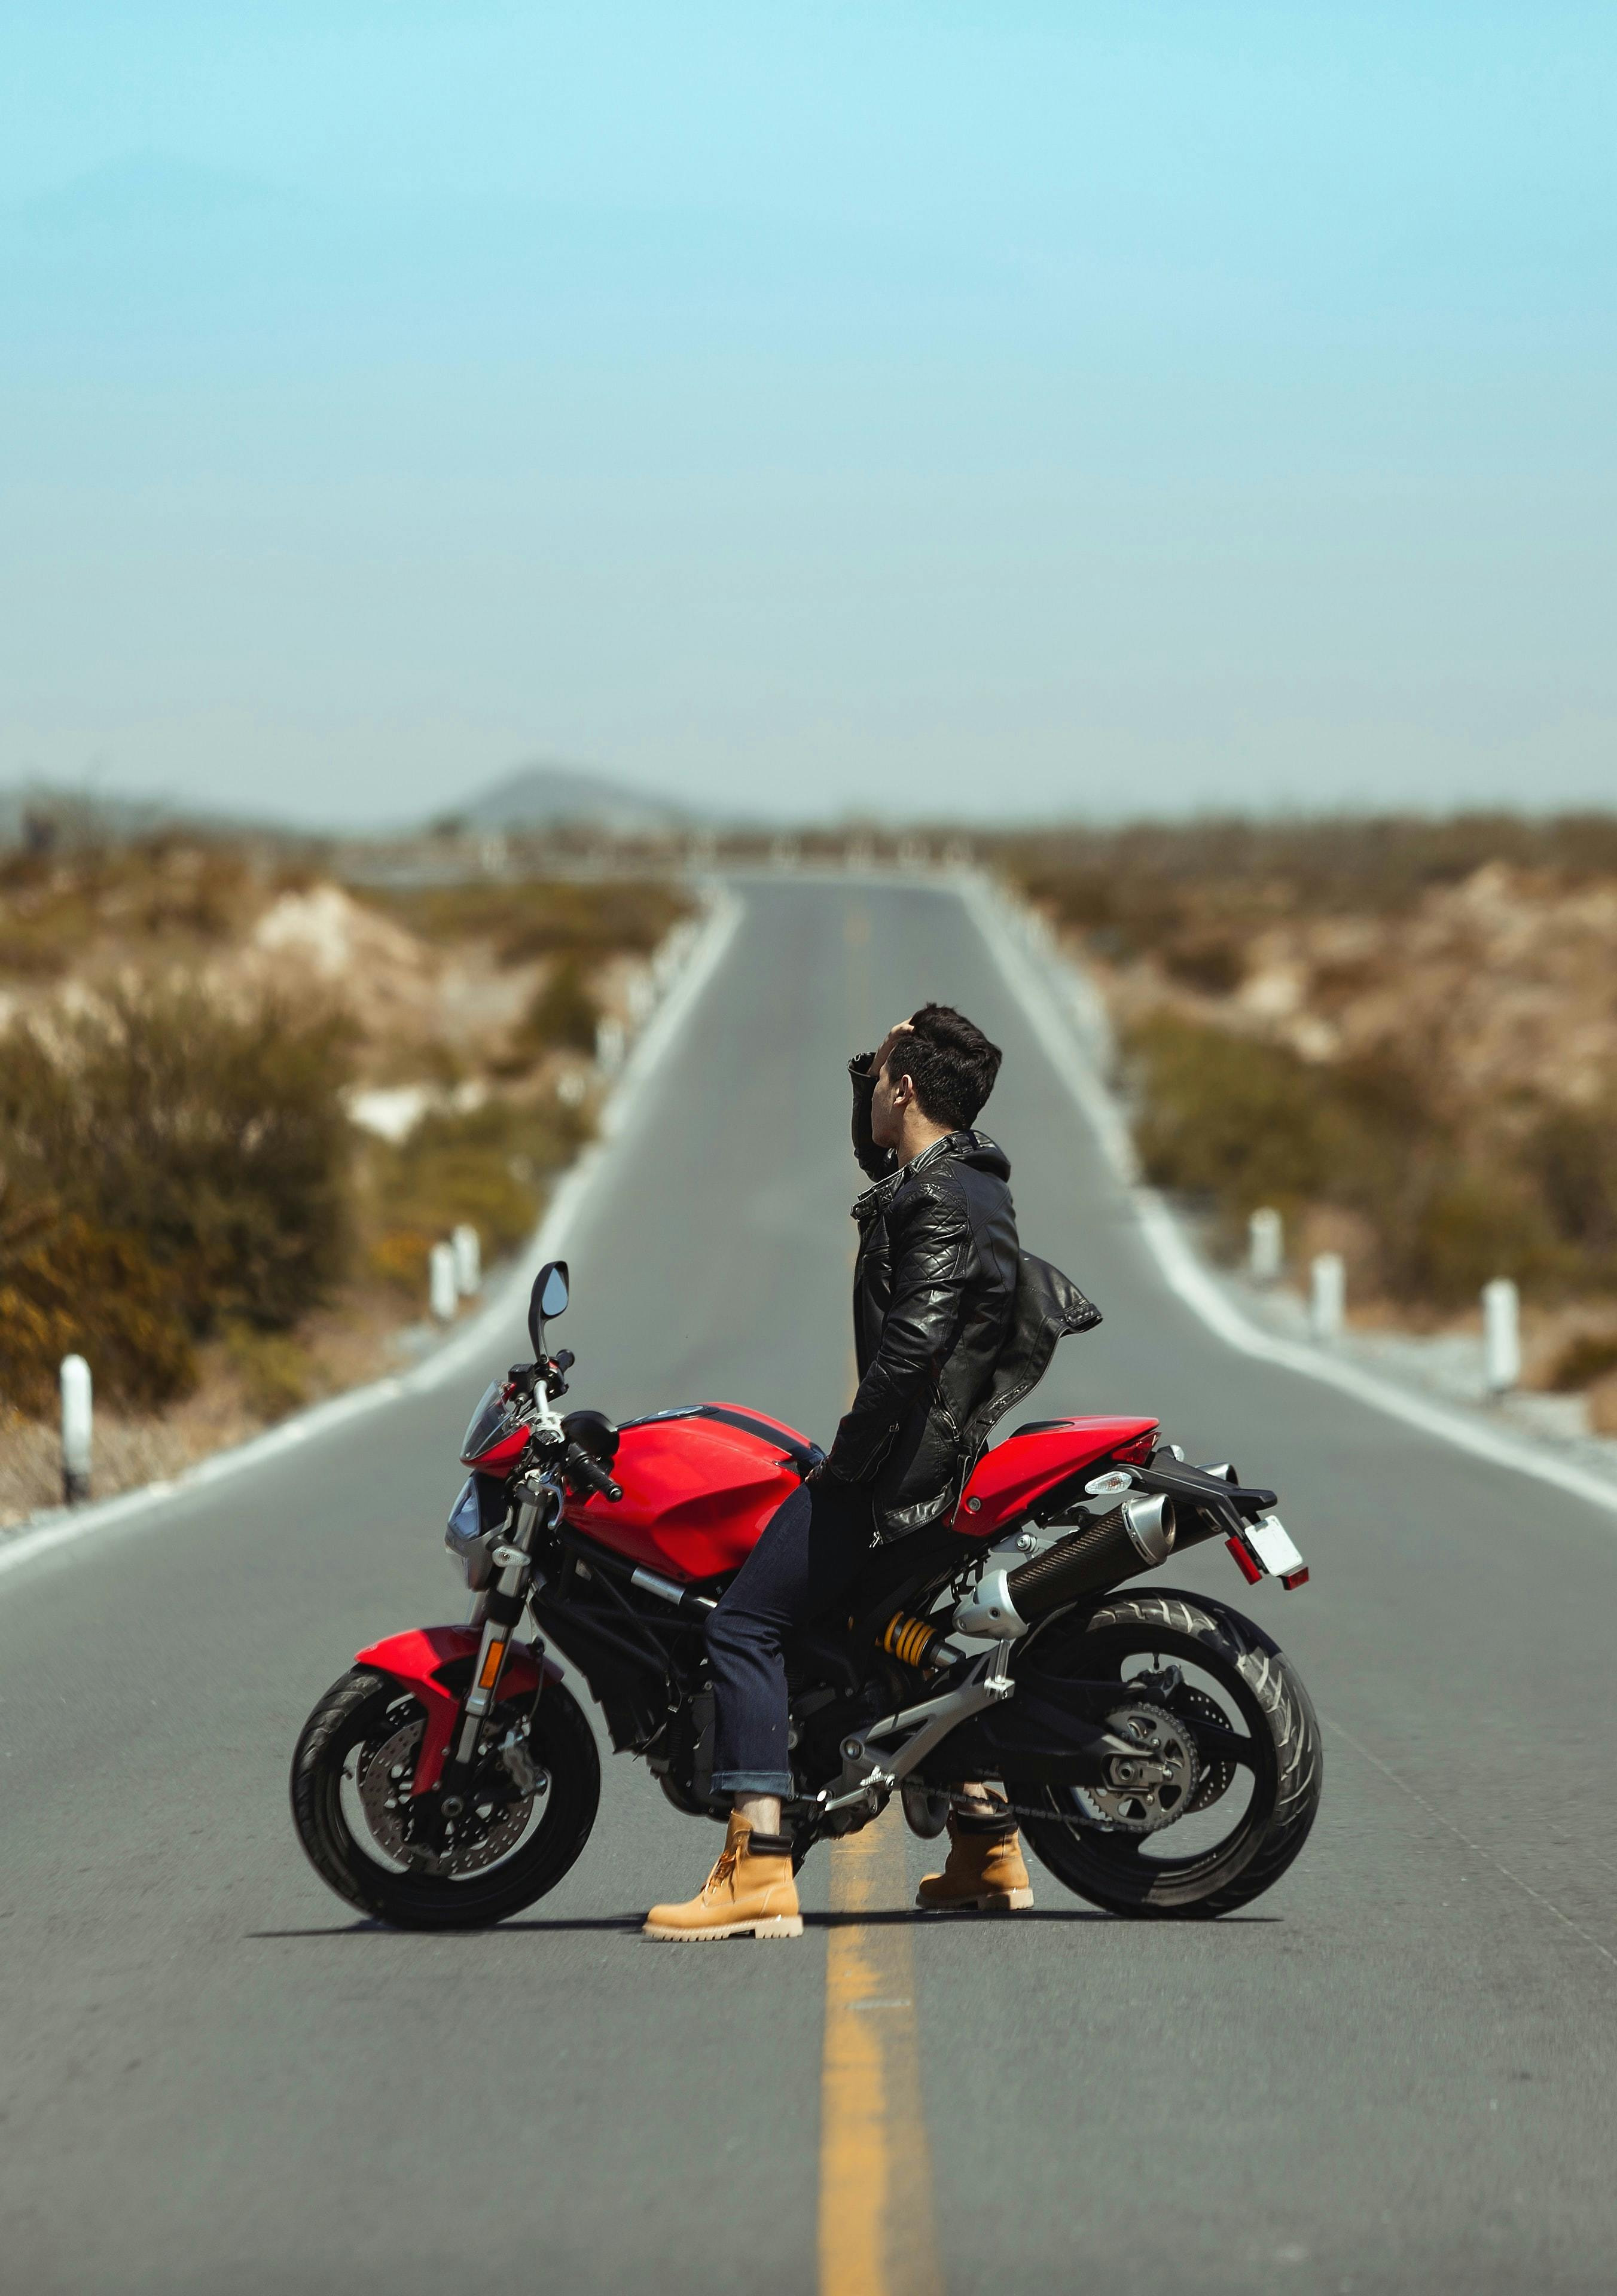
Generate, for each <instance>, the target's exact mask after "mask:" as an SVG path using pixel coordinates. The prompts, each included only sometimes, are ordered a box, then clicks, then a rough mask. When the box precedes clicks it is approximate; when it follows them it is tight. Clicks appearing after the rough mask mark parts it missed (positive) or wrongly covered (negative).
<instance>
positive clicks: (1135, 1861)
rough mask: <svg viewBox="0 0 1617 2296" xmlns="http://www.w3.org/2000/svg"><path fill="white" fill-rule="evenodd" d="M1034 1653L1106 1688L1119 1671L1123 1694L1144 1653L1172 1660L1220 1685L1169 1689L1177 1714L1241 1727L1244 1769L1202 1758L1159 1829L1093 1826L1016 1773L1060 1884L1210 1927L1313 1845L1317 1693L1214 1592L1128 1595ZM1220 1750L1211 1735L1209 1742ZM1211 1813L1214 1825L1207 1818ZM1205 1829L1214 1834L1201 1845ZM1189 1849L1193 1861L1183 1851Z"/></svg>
mask: <svg viewBox="0 0 1617 2296" xmlns="http://www.w3.org/2000/svg"><path fill="white" fill-rule="evenodd" d="M1028 1647H1029V1649H1030V1652H1031V1651H1037V1652H1038V1664H1039V1666H1040V1668H1041V1669H1049V1670H1050V1671H1052V1672H1054V1673H1055V1674H1056V1675H1060V1674H1061V1673H1063V1672H1064V1673H1067V1674H1069V1675H1070V1676H1071V1677H1072V1678H1073V1679H1074V1680H1091V1681H1093V1680H1097V1679H1098V1680H1106V1679H1109V1678H1111V1677H1112V1675H1113V1673H1114V1672H1115V1674H1116V1677H1117V1678H1118V1681H1119V1686H1120V1693H1123V1690H1124V1685H1126V1684H1127V1683H1128V1682H1129V1680H1130V1679H1131V1678H1132V1677H1131V1676H1130V1673H1129V1669H1130V1668H1131V1667H1133V1666H1134V1665H1135V1664H1136V1661H1137V1660H1138V1659H1139V1658H1142V1657H1143V1658H1146V1659H1150V1658H1153V1657H1154V1658H1166V1659H1167V1660H1168V1661H1170V1665H1171V1666H1174V1667H1177V1668H1178V1669H1179V1670H1180V1671H1181V1672H1183V1671H1185V1670H1186V1669H1188V1670H1189V1671H1190V1672H1191V1673H1192V1674H1193V1675H1194V1676H1199V1677H1201V1678H1202V1683H1203V1684H1207V1685H1211V1695H1210V1693H1209V1691H1208V1690H1207V1689H1204V1688H1197V1687H1194V1686H1193V1685H1185V1686H1183V1687H1181V1688H1180V1689H1179V1690H1178V1691H1177V1692H1170V1693H1166V1694H1165V1700H1164V1702H1165V1705H1166V1707H1167V1709H1168V1710H1169V1711H1170V1714H1172V1715H1174V1716H1175V1717H1176V1718H1177V1719H1178V1720H1179V1721H1181V1722H1183V1723H1187V1724H1188V1726H1189V1728H1190V1731H1191V1733H1192V1734H1193V1736H1194V1732H1195V1727H1196V1724H1197V1721H1198V1720H1199V1719H1200V1720H1202V1721H1203V1722H1205V1721H1208V1720H1211V1718H1212V1717H1213V1715H1214V1713H1215V1712H1216V1711H1217V1710H1218V1709H1219V1708H1222V1712H1221V1713H1219V1715H1218V1719H1219V1723H1221V1724H1222V1723H1225V1722H1229V1723H1232V1724H1234V1725H1235V1728H1234V1730H1233V1731H1231V1732H1227V1733H1226V1743H1229V1742H1230V1741H1231V1740H1232V1739H1233V1740H1236V1741H1241V1742H1243V1746H1242V1751H1241V1759H1239V1761H1238V1762H1236V1763H1235V1764H1233V1765H1232V1764H1218V1763H1214V1762H1212V1761H1211V1760H1208V1761H1206V1762H1205V1763H1204V1767H1203V1771H1202V1783H1201V1784H1200V1785H1199V1787H1198V1791H1197V1792H1196V1794H1195V1795H1194V1797H1193V1798H1192V1800H1190V1802H1189V1803H1188V1804H1187V1805H1186V1812H1185V1815H1184V1816H1182V1817H1180V1818H1179V1819H1178V1822H1177V1823H1176V1824H1174V1825H1163V1826H1162V1827H1161V1830H1160V1831H1155V1832H1151V1833H1144V1832H1129V1831H1125V1830H1123V1829H1121V1828H1118V1827H1108V1826H1105V1825H1096V1824H1095V1823H1093V1822H1092V1820H1093V1812H1092V1810H1090V1809H1087V1808H1086V1806H1085V1802H1084V1798H1083V1797H1082V1796H1081V1795H1079V1794H1075V1793H1073V1792H1071V1790H1070V1789H1063V1788H1059V1787H1049V1786H1040V1785H1036V1784H1024V1785H1019V1784H1017V1782H1016V1781H1015V1780H1014V1779H1013V1778H1010V1777H1007V1778H1006V1780H1005V1787H1006V1791H1007V1792H1008V1794H1009V1796H1010V1799H1011V1800H1012V1801H1013V1802H1014V1803H1017V1804H1019V1805H1021V1806H1022V1807H1024V1808H1025V1807H1037V1806H1038V1805H1039V1803H1040V1802H1042V1803H1043V1804H1045V1805H1047V1807H1048V1808H1049V1809H1050V1812H1051V1815H1050V1816H1049V1818H1048V1819H1044V1818H1027V1819H1024V1821H1023V1825H1024V1828H1025V1831H1026V1833H1027V1837H1028V1840H1029V1841H1030V1843H1031V1845H1032V1847H1033V1849H1034V1850H1035V1852H1036V1853H1037V1855H1038V1858H1039V1860H1040V1862H1041V1863H1042V1864H1043V1865H1045V1866H1048V1868H1049V1869H1050V1871H1051V1873H1052V1874H1055V1877H1056V1879H1057V1880H1058V1881H1060V1882H1064V1883H1065V1884H1066V1886H1067V1888H1068V1889H1069V1890H1073V1891H1075V1892H1076V1894H1077V1895H1078V1896H1079V1897H1080V1898H1088V1901H1089V1903H1090V1904H1091V1905H1094V1906H1101V1907H1104V1908H1105V1909H1106V1910H1107V1911H1108V1912H1110V1913H1115V1914H1126V1915H1133V1916H1135V1917H1136V1918H1137V1919H1139V1918H1146V1919H1149V1918H1152V1917H1153V1916H1154V1917H1157V1918H1161V1917H1165V1916H1166V1917H1173V1916H1178V1917H1179V1918H1181V1919H1184V1918H1187V1917H1188V1918H1199V1919H1202V1920H1209V1919H1211V1918H1212V1917H1214V1916H1215V1915H1219V1914H1227V1913H1233V1912H1234V1911H1235V1908H1236V1907H1238V1906H1244V1905H1248V1904H1250V1903H1251V1901H1252V1898H1256V1897H1259V1896H1260V1895H1261V1894H1262V1892H1263V1891H1264V1890H1268V1889H1270V1888H1272V1886H1273V1885H1274V1883H1275V1882H1277V1881H1278V1880H1279V1879H1280V1877H1281V1875H1282V1874H1284V1873H1285V1871H1286V1869H1287V1867H1288V1866H1291V1864H1292V1863H1293V1859H1294V1858H1295V1857H1297V1855H1298V1853H1299V1852H1300V1851H1301V1849H1302V1846H1303V1843H1304V1842H1305V1841H1307V1840H1308V1837H1309V1829H1310V1827H1311V1826H1312V1825H1313V1823H1314V1819H1315V1816H1316V1814H1317V1811H1318V1808H1319V1796H1320V1789H1321V1784H1322V1756H1321V1750H1320V1742H1319V1724H1318V1721H1317V1718H1316V1716H1315V1713H1314V1709H1313V1705H1312V1703H1311V1702H1310V1700H1309V1694H1308V1693H1307V1691H1306V1690H1305V1689H1304V1688H1303V1686H1302V1684H1301V1681H1300V1680H1299V1679H1298V1677H1297V1676H1296V1675H1295V1673H1293V1669H1292V1668H1291V1666H1290V1665H1289V1664H1288V1663H1287V1661H1286V1660H1285V1657H1284V1655H1283V1654H1282V1652H1280V1650H1279V1648H1278V1647H1277V1645H1276V1644H1274V1643H1273V1642H1271V1641H1270V1640H1269V1637H1268V1636H1267V1635H1266V1634H1265V1633H1264V1632H1263V1630H1262V1628H1260V1627H1257V1626H1254V1625H1253V1623H1252V1620H1250V1619H1247V1618H1244V1617H1243V1616H1242V1615H1241V1613H1240V1611H1233V1610H1230V1609H1229V1608H1227V1605H1226V1604H1224V1603H1219V1602H1215V1601H1213V1600H1211V1598H1210V1597H1208V1596H1205V1595H1176V1594H1171V1593H1169V1592H1168V1591H1166V1590H1163V1591H1162V1592H1161V1593H1152V1594H1125V1595H1117V1596H1114V1597H1113V1598H1112V1599H1111V1600H1110V1601H1108V1602H1107V1603H1105V1604H1104V1607H1103V1608H1102V1609H1100V1610H1097V1611H1093V1612H1091V1613H1090V1614H1089V1615H1088V1616H1087V1617H1084V1616H1077V1617H1069V1618H1066V1619H1058V1620H1055V1621H1054V1622H1053V1623H1052V1625H1051V1626H1050V1627H1049V1628H1047V1629H1046V1630H1045V1632H1044V1633H1043V1634H1041V1635H1040V1636H1038V1638H1037V1641H1036V1642H1035V1643H1034V1644H1030V1645H1029V1646H1028ZM1203 1743H1204V1744H1208V1745H1211V1744H1213V1743H1216V1742H1215V1741H1214V1739H1213V1738H1212V1735H1211V1734H1210V1733H1207V1732H1205V1731H1204V1732H1203ZM1237 1779H1240V1780H1242V1781H1243V1782H1244V1799H1243V1801H1242V1802H1241V1803H1240V1804H1239V1805H1237V1806H1236V1807H1235V1811H1234V1815H1233V1816H1227V1821H1226V1824H1225V1825H1224V1830H1223V1831H1222V1833H1219V1828H1218V1823H1217V1819H1216V1811H1217V1808H1218V1807H1219V1805H1220V1803H1221V1801H1222V1798H1223V1797H1224V1796H1225V1795H1226V1794H1227V1793H1228V1792H1230V1790H1231V1788H1232V1785H1233V1784H1235V1781H1236V1780H1237ZM1203 1809H1205V1810H1206V1811H1207V1812H1208V1816H1206V1817H1205V1818H1201V1817H1198V1815H1197V1814H1198V1812H1199V1811H1201V1810H1203ZM1181 1827H1184V1828H1185V1829H1186V1832H1185V1833H1184V1834H1181V1833H1180V1828H1181ZM1198 1828H1202V1829H1204V1831H1205V1832H1206V1833H1208V1834H1209V1835H1211V1836H1213V1837H1214V1838H1211V1839H1210V1840H1208V1841H1205V1842H1203V1841H1200V1840H1197V1839H1196V1835H1197V1831H1198ZM1193 1844H1194V1846H1193ZM1181 1845H1182V1846H1183V1851H1184V1853H1185V1854H1175V1853H1176V1851H1178V1850H1179V1849H1181Z"/></svg>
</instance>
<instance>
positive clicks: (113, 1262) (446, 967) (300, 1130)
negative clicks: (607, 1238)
mask: <svg viewBox="0 0 1617 2296" xmlns="http://www.w3.org/2000/svg"><path fill="white" fill-rule="evenodd" d="M687 907H688V904H687V903H685V901H684V900H683V899H682V898H681V897H680V896H679V895H678V894H677V892H675V891H674V890H671V889H670V888H669V887H666V886H662V885H642V884H633V883H624V882H616V881H614V882H603V883H599V884H596V883H587V884H585V883H580V884H574V883H567V884H559V885H558V884H545V885H538V884H522V885H509V886H507V885H495V886H488V885H484V884H476V885H470V886H464V887H461V886H456V887H447V888H441V889H433V890H431V891H428V892H423V893H419V894H418V893H413V892H412V893H406V894H393V893H383V894H378V893H373V892H371V891H368V890H366V891H363V892H358V893H356V892H355V891H353V890H348V889H345V888H343V887H341V886H338V885H336V884H334V883H332V882H331V881H329V880H322V879H320V878H319V877H318V875H316V874H312V873H309V872H308V871H300V872H298V873H293V872H290V871H284V870H281V869H279V868H277V867H275V866H274V865H268V864H267V863H265V862H264V861H263V860H261V859H259V858H256V857H253V856H251V855H250V854H248V853H246V852H245V851H242V852H236V851H233V850H231V849H224V848H215V847H208V848H203V847H200V846H192V847H186V846H185V845H183V844H176V843H175V842H172V841H152V842H151V843H148V844H145V845H141V846H134V847H130V848H127V849H121V850H108V851H101V850H96V849H88V850H84V851H79V852H77V853H72V854H67V855H47V856H43V857H41V856H33V857H19V858H17V859H15V860H13V861H12V862H10V863H6V864H4V865H0V1414H9V1422H8V1432H7V1434H6V1437H5V1442H4V1448H5V1452H6V1456H7V1462H8V1465H7V1474H8V1475H9V1476H10V1478H11V1480H12V1482H15V1483H16V1485H17V1488H16V1489H15V1490H12V1489H9V1488H8V1489H5V1490H3V1491H0V1520H4V1519H6V1518H7V1517H8V1516H9V1517H11V1518H14V1516H15V1514H16V1513H17V1512H18V1511H19V1510H20V1509H25V1508H26V1505H29V1504H33V1505H37V1504H38V1503H39V1502H40V1500H41V1499H42V1498H45V1497H49V1495H50V1487H49V1482H48V1481H47V1483H46V1484H45V1487H44V1488H41V1484H40V1472H41V1470H40V1464H39V1463H40V1461H41V1460H44V1459H45V1458H46V1457H50V1458H51V1460H52V1463H53V1451H52V1446H51V1442H50V1440H49V1439H48V1435H49V1430H48V1423H49V1421H50V1420H51V1419H52V1418H53V1415H54V1411H55V1407H56V1386H57V1374H58V1366H59V1365H60V1362H61V1358H62V1356H63V1355H64V1354H66V1353H69V1352H78V1353H81V1354H83V1355H85V1356H86V1357H87V1358H88V1359H89V1361H90V1364H91V1366H92V1371H93V1373H94V1379H95V1386H96V1396H97V1403H98V1409H99V1410H100V1411H101V1412H102V1414H103V1415H102V1416H101V1417H100V1419H99V1421H98V1426H99V1429H100V1434H99V1436H98V1447H97V1448H98V1471H97V1486H98V1488H110V1487H111V1486H112V1485H114V1484H115V1483H116V1482H117V1481H118V1480H124V1479H126V1478H127V1476H134V1475H135V1474H137V1473H138V1472H142V1471H145V1472H152V1471H156V1472H167V1471H168V1469H167V1468H163V1467H159V1468H157V1469H156V1470H153V1469H152V1462H153V1461H154V1460H155V1461H168V1462H169V1463H170V1464H171V1465H172V1464H184V1462H185V1459H187V1458H189V1457H191V1456H197V1455H198V1454H199V1451H200V1450H201V1449H205V1448H206V1447H209V1444H210V1443H211V1442H214V1441H218V1440H234V1439H239V1438H240V1437H241V1436H242V1435H243V1434H246V1433H250V1432H251V1431H252V1430H253V1428H254V1427H255V1426H262V1425H266V1424H268V1423H272V1422H273V1421H274V1420H275V1419H277V1418H280V1417H283V1416H284V1415H285V1414H286V1413H287V1412H288V1411H291V1410H294V1409H296V1408H298V1407H299V1406H300V1405H302V1404H303V1403H305V1402H307V1401H309V1400H311V1399H313V1398H315V1397H316V1396H318V1395H319V1394H322V1393H324V1392H329V1391H331V1390H332V1389H333V1388H334V1387H336V1386H339V1385H341V1384H343V1383H346V1382H348V1381H349V1380H351V1379H353V1378H355V1377H362V1376H365V1374H367V1373H371V1372H373V1371H375V1370H376V1369H379V1368H380V1367H381V1365H382V1362H383V1361H384V1359H385V1357H386V1353H387V1349H388V1344H389V1334H390V1333H392V1332H396V1331H397V1329H398V1326H399V1324H401V1323H404V1322H408V1321H412V1320H419V1318H420V1316H422V1314H423V1311H424V1303H425V1292H426V1259H427V1254H428V1251H430V1249H431V1245H432V1244H433V1243H434V1242H437V1241H438V1240H439V1238H440V1237H442V1236H443V1235H444V1234H446V1233H447V1231H448V1229H449V1228H451V1227H452V1226H455V1225H456V1224H457V1223H459V1222H462V1221H465V1222H469V1223H470V1224H471V1225H472V1226H475V1227H476V1228H477V1230H478V1232H479V1234H480V1238H481V1241H482V1244H483V1248H484V1251H485V1253H486V1254H487V1255H488V1256H489V1257H490V1258H497V1257H498V1256H499V1255H501V1254H503V1253H505V1252H508V1251H511V1250H513V1249H514V1248H515V1247H516V1246H517V1245H519V1244H520V1243H521V1241H522V1240H523V1238H524V1237H525V1236H526V1235H528V1234H529V1233H530V1231H531V1229H532V1227H533V1225H534V1222H535V1220H536V1218H537V1217H538V1211H539V1210H540V1208H541V1206H542V1203H543V1200H544V1195H545V1193H546V1187H547V1185H548V1184H549V1179H550V1177H551V1175H552V1174H554V1172H555V1171H556V1170H557V1169H559V1168H560V1167H561V1166H562V1165H563V1164H565V1163H566V1162H568V1161H569V1160H570V1159H571V1157H572V1156H573V1155H574V1154H575V1153H576V1152H577V1149H578V1146H579V1143H580V1141H581V1140H582V1139H583V1137H584V1136H586V1135H587V1131H588V1129H589V1128H590V1123H591V1114H590V1105H591V1103H590V1098H589V1095H588V1093H587V1091H581V1090H580V1089H579V1086H580V1085H581V1084H582V1081H583V1078H582V1073H581V1070H580V1065H579V1064H580V1062H581V1060H582V1058H583V1057H584V1056H585V1055H587V1054H588V1053H589V1052H590V1050H591V1049H592V1048H593V1045H594V1038H595V1021H596V1020H597V1018H598V1017H599V1016H600V1014H601V1013H604V1012H606V1011H609V1010H612V1009H613V1008H614V1006H615V1005H617V1004H618V1003H619V1002H620V996H621V995H622V993H623V990H624V988H625V983H626V980H627V978H628V975H627V974H626V972H625V967H626V966H632V965H633V964H635V963H637V962H638V961H639V960H640V959H641V958H642V957H643V956H644V954H645V952H647V951H648V950H649V949H651V948H652V947H654V946H655V945H656V943H657V941H658V940H659V939H661V936H662V934H663V933H664V932H665V931H667V930H668V928H669V925H671V924H672V923H673V922H676V921H677V919H678V918H679V917H680V916H682V915H683V914H685V911H686V909H687ZM574 1079H577V1080H578V1082H577V1083H575V1082H574V1081H573V1080H574ZM564 1084H565V1085H566V1086H567V1087H568V1088H567V1089H566V1090H565V1091H563V1090H562V1088H561V1087H562V1086H563V1085H564ZM382 1087H402V1093H401V1095H399V1096H401V1097H402V1100H403V1102H404V1103H405V1109H404V1114H403V1117H402V1119H399V1120H398V1121H396V1122H395V1121H393V1120H392V1119H390V1124H389V1126H382V1125H380V1124H373V1123H372V1121H371V1111H370V1110H369V1108H368V1107H367V1095H368V1096H369V1098H370V1099H372V1100H374V1099H376V1098H377V1097H380V1098H381V1099H382V1100H383V1101H384V1102H385V1101H386V1100H387V1099H388V1092H387V1091H386V1090H385V1089H382ZM355 1119H357V1120H355ZM388 1129H391V1131H392V1133H393V1135H394V1136H383V1135H384V1133H385V1132H386V1131H387V1130H388ZM186 1398H193V1400H190V1401H188V1400H186ZM30 1419H34V1420H38V1421H40V1422H42V1423H45V1424H44V1425H43V1426H42V1433H41V1438H40V1440H38V1441H36V1440H35V1439H33V1438H32V1437H31V1436H29V1435H28V1434H27V1427H28V1424H29V1421H30ZM170 1422H171V1423H172V1424H171V1426H170V1427H169V1431H168V1432H167V1433H165V1432H163V1429H164V1427H165V1426H166V1425H168V1423H170ZM142 1430H144V1432H142ZM20 1460H21V1461H22V1462H23V1464H21V1465H18V1464H17V1462H18V1461H20ZM119 1461H121V1462H123V1463H124V1470H123V1472H120V1470H119V1465H118V1464H117V1463H118V1462H119ZM29 1463H31V1464H29ZM109 1463H111V1464H109Z"/></svg>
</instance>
